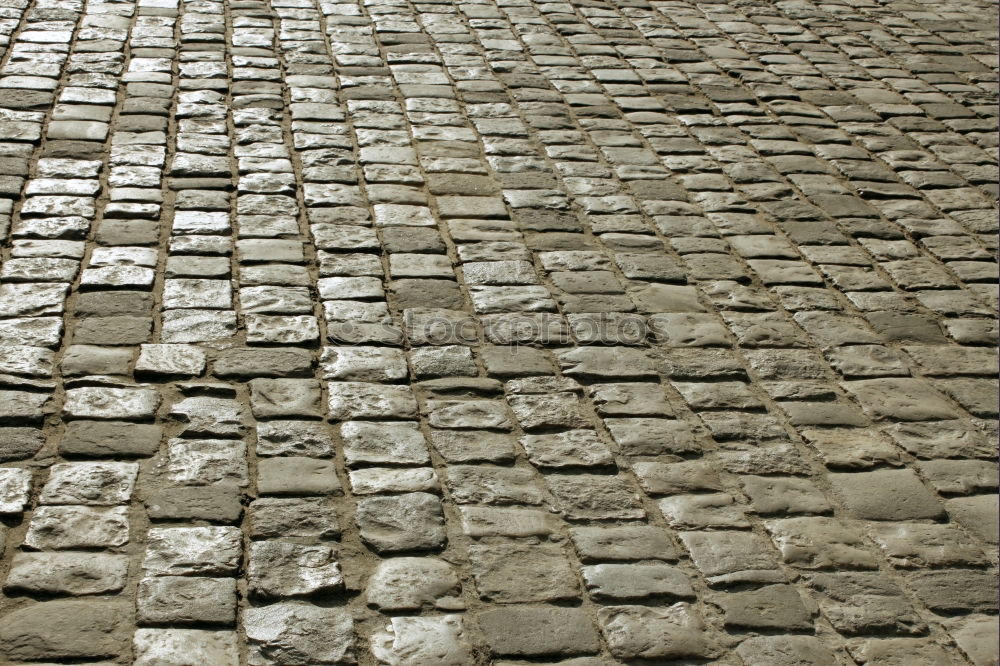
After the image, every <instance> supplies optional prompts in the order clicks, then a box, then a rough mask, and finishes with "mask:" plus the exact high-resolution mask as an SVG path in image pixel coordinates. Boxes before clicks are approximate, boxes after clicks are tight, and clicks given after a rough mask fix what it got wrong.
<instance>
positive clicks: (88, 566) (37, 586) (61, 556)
mask: <svg viewBox="0 0 1000 666" xmlns="http://www.w3.org/2000/svg"><path fill="white" fill-rule="evenodd" d="M127 577H128V557H127V556H125V555H105V554H100V553H17V554H16V555H14V559H13V560H12V561H11V567H10V573H9V574H8V575H7V580H6V582H5V583H4V589H5V590H19V591H26V592H31V593H34V594H68V595H73V596H79V595H84V594H104V593H108V592H118V591H119V590H121V589H122V588H123V587H124V586H125V580H126V578H127Z"/></svg>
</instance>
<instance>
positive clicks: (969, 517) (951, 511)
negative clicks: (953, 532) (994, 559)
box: [945, 495, 1000, 544]
mask: <svg viewBox="0 0 1000 666" xmlns="http://www.w3.org/2000/svg"><path fill="white" fill-rule="evenodd" d="M945 509H946V510H947V511H948V515H949V516H951V517H952V518H954V519H955V520H956V521H958V523H959V524H961V525H962V526H963V527H964V528H965V529H967V530H969V531H970V532H972V533H973V534H975V535H976V536H978V537H979V538H981V539H982V540H983V541H986V542H987V543H990V544H996V543H998V541H1000V538H998V534H997V532H998V530H1000V528H998V526H997V521H996V520H994V518H995V517H996V516H997V497H996V496H995V495H975V496H973V497H956V498H954V499H950V500H946V501H945Z"/></svg>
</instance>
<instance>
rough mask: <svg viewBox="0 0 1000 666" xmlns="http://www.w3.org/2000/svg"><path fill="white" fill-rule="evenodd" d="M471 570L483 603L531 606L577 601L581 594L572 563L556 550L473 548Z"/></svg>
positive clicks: (513, 546) (538, 547) (504, 546)
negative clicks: (535, 603)
mask: <svg viewBox="0 0 1000 666" xmlns="http://www.w3.org/2000/svg"><path fill="white" fill-rule="evenodd" d="M469 559H470V568H471V570H472V574H473V576H475V579H476V588H477V589H478V591H479V596H480V598H482V599H483V600H484V601H490V602H494V603H530V602H545V601H559V600H565V599H574V598H576V597H577V596H579V594H580V590H579V585H578V583H577V582H576V576H575V574H574V573H573V571H572V570H571V569H570V566H569V559H568V558H567V557H566V554H565V553H564V552H563V551H562V549H560V548H558V547H556V546H545V545H520V544H483V545H479V544H473V545H472V546H470V547H469Z"/></svg>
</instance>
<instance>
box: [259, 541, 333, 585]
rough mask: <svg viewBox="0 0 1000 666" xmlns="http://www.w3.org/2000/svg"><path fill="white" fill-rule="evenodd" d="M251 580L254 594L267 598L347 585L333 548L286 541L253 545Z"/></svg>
mask: <svg viewBox="0 0 1000 666" xmlns="http://www.w3.org/2000/svg"><path fill="white" fill-rule="evenodd" d="M247 580H248V585H249V590H250V594H251V595H253V596H255V597H264V598H269V597H293V596H305V595H310V594H317V593H320V592H326V591H330V590H337V589H340V588H342V587H343V585H344V578H343V576H342V575H341V572H340V564H339V562H338V561H337V554H336V552H335V551H334V550H333V549H332V548H330V547H329V546H303V545H300V544H296V543H288V542H284V541H255V542H253V543H251V544H250V563H249V566H248V567H247Z"/></svg>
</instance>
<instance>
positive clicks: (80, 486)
mask: <svg viewBox="0 0 1000 666" xmlns="http://www.w3.org/2000/svg"><path fill="white" fill-rule="evenodd" d="M138 473H139V466H138V465H136V464H134V463H100V462H97V463H63V464H59V465H53V466H52V468H51V470H50V472H49V479H48V481H46V483H45V486H44V487H43V488H42V494H41V496H40V498H39V501H40V502H41V503H42V504H90V505H98V506H100V505H113V504H127V503H128V501H129V499H130V498H131V497H132V492H133V490H134V489H135V480H136V476H137V475H138Z"/></svg>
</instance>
